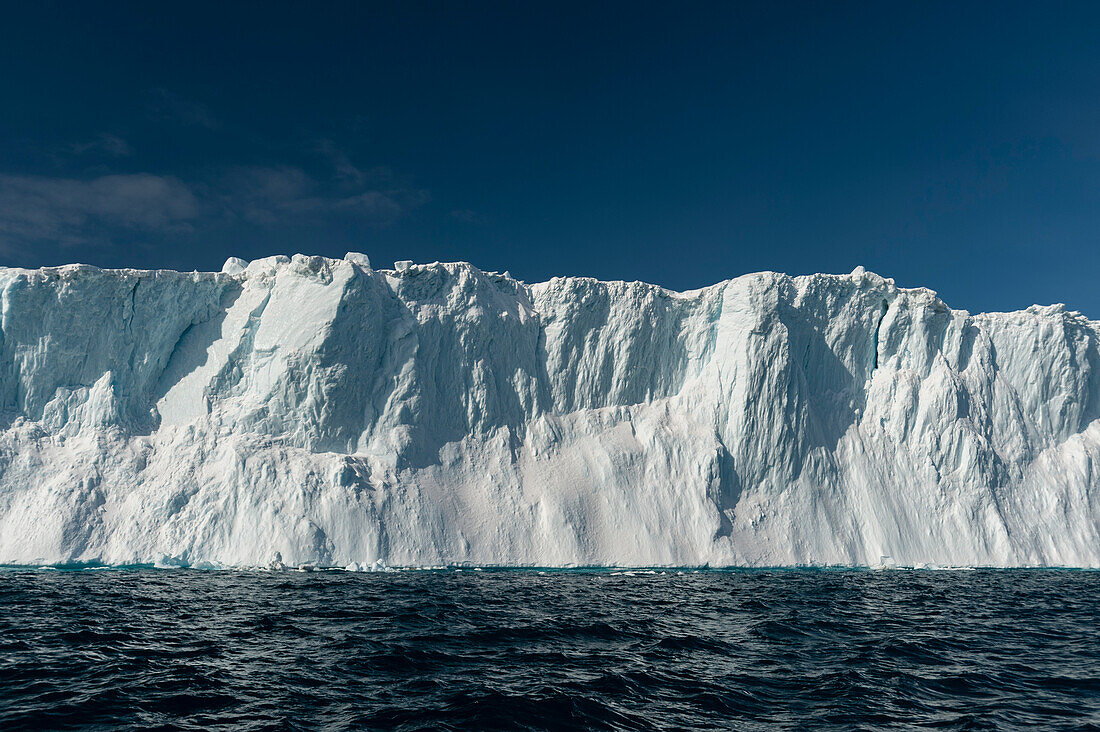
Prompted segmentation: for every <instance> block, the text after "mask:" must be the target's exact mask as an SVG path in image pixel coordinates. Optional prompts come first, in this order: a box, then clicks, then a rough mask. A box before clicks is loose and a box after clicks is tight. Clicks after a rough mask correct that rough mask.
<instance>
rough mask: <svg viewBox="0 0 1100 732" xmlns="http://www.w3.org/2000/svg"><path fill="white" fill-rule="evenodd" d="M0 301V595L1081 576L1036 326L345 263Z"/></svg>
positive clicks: (855, 298)
mask: <svg viewBox="0 0 1100 732" xmlns="http://www.w3.org/2000/svg"><path fill="white" fill-rule="evenodd" d="M0 288H2V293H3V294H2V323H0V329H2V334H0V336H2V341H0V408H2V409H3V416H2V419H0V563H4V564H31V565H35V564H38V565H43V564H59V563H79V562H89V563H106V564H135V563H138V564H140V563H158V564H169V565H191V566H265V565H267V564H268V563H269V562H270V561H271V559H272V557H273V556H274V555H275V553H276V552H279V553H280V554H281V555H282V558H283V560H284V561H285V562H286V564H288V565H297V564H305V563H308V564H313V565H318V566H344V565H346V564H351V563H361V564H363V565H372V564H375V563H379V562H381V563H382V564H386V565H392V566H423V565H438V564H453V563H471V564H492V565H537V566H562V565H621V566H625V565H650V566H654V565H676V566H695V565H704V564H709V565H711V566H719V565H746V566H754V565H755V566H759V565H806V564H818V565H821V564H841V565H866V566H875V565H879V564H882V563H891V562H892V563H896V564H898V565H902V566H920V565H926V564H928V565H1000V566H1018V565H1063V566H1088V567H1096V566H1100V421H1098V418H1100V373H1098V366H1100V353H1098V342H1100V341H1098V326H1100V324H1098V323H1095V322H1090V321H1089V320H1087V319H1085V318H1084V317H1082V316H1081V315H1080V314H1078V313H1075V312H1068V311H1066V310H1065V308H1064V307H1062V306H1059V305H1055V306H1051V307H1031V308H1028V309H1027V310H1025V311H1022V312H1016V313H1005V314H988V315H970V314H968V313H966V312H963V311H958V310H951V309H950V308H948V307H947V306H946V305H944V303H943V302H941V301H940V300H939V299H938V298H937V297H936V295H935V293H933V292H931V291H929V290H923V289H902V288H899V287H896V286H895V285H894V283H893V281H892V280H888V279H883V278H882V277H879V276H877V275H874V274H871V273H868V272H865V271H864V270H863V269H862V268H858V269H857V270H856V271H855V272H853V273H851V274H850V275H841V276H838V275H812V276H806V277H789V276H786V275H782V274H775V273H770V272H766V273H760V274H752V275H746V276H743V277H738V278H737V279H733V280H729V281H727V282H722V283H720V284H717V285H714V286H712V287H707V288H705V289H701V290H695V291H691V292H684V293H678V292H670V291H668V290H665V289H662V288H660V287H656V286H653V285H647V284H643V283H638V282H631V283H627V282H599V281H596V280H592V279H585V278H555V279H552V280H550V281H549V282H544V283H540V284H535V285H527V284H524V283H522V282H518V281H516V280H514V279H512V278H511V277H510V276H509V275H508V274H507V273H505V274H503V275H502V274H495V273H489V272H483V271H481V270H479V269H477V268H476V267H473V266H471V265H469V264H462V263H459V264H439V263H436V264H427V265H417V264H412V263H409V262H399V263H397V265H395V268H394V269H392V270H375V269H372V267H371V265H370V263H369V261H368V259H367V257H365V256H363V255H361V254H349V255H348V256H347V257H346V258H345V259H343V260H333V259H325V258H322V257H308V256H301V255H295V256H294V257H271V258H267V259H263V260H257V261H254V262H251V263H248V264H246V263H245V262H243V261H241V260H238V259H230V260H229V261H228V262H227V263H226V266H225V268H224V269H223V271H222V272H221V273H190V274H188V273H180V272H172V271H137V270H100V269H96V268H94V267H88V266H80V265H72V266H65V267H57V268H47V269H39V270H26V269H3V268H0ZM887 558H888V559H887Z"/></svg>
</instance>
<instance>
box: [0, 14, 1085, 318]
mask: <svg viewBox="0 0 1100 732" xmlns="http://www.w3.org/2000/svg"><path fill="white" fill-rule="evenodd" d="M4 16H5V20H4V23H3V24H2V27H0V265H8V266H44V265H56V264H63V263H69V262H85V263H90V264H95V265H98V266H104V267H124V266H125V267H140V268H173V269H183V270H192V269H199V270H217V269H219V268H220V267H221V265H222V262H224V260H225V259H226V258H227V257H229V256H238V257H242V258H244V259H254V258H257V257H262V256H268V255H271V254H280V253H282V254H293V253H295V252H302V253H308V254H322V255H326V256H334V257H340V256H343V254H344V253H345V252H347V251H360V252H364V253H366V254H367V255H369V256H370V258H371V260H372V262H373V263H374V265H375V266H376V267H379V268H381V267H388V266H391V263H392V262H393V261H395V260H400V259H411V260H414V261H417V262H430V261H435V260H442V261H456V260H464V261H470V262H473V263H474V264H475V265H477V266H479V267H481V268H482V269H486V270H498V271H504V270H509V271H510V272H511V273H512V274H513V275H514V276H515V277H517V278H519V279H523V280H526V281H528V282H535V281H540V280H544V279H547V278H550V277H553V276H559V275H584V276H594V277H598V278H601V279H622V280H644V281H648V282H654V283H657V284H661V285H664V286H667V287H671V288H675V289H691V288H695V287H702V286H705V285H709V284H712V283H714V282H717V281H720V280H723V279H727V278H730V277H735V276H738V275H741V274H744V273H747V272H755V271H760V270H775V271H781V272H787V273H790V274H805V273H811V272H849V271H851V270H852V269H853V268H854V267H856V266H857V265H863V266H865V267H866V268H867V269H869V270H872V271H875V272H878V273H879V274H881V275H883V276H886V277H893V278H895V279H896V280H897V282H898V284H899V285H902V286H925V287H930V288H932V289H934V290H936V291H937V292H939V293H940V295H941V296H942V297H943V298H944V299H945V300H946V301H947V302H948V304H950V305H951V306H953V307H956V308H964V309H968V310H971V311H972V312H978V311H989V310H1013V309H1018V308H1023V307H1027V306H1028V305H1030V304H1032V303H1036V302H1037V303H1043V304H1046V303H1051V302H1064V303H1066V304H1067V305H1068V306H1069V307H1070V308H1073V309H1078V310H1081V311H1083V312H1084V313H1085V314H1086V315H1089V316H1090V317H1092V318H1100V287H1098V286H1097V274H1098V272H1100V269H1098V267H1100V43H1097V41H1096V39H1097V38H1100V3H1095V2H1079V3H1059V2H1043V3H1036V2H1027V3H1016V2H997V3H991V2H965V1H958V0H956V1H954V2H944V3H938V2H864V3H849V2H782V1H780V2H767V3H750V2H668V3H649V2H637V1H635V2H629V3H627V2H599V3H592V2H577V3H574V2H562V1H555V2H552V3H538V2H519V1H517V2H508V3H495V2H457V3H456V2H439V3H423V2H414V1H409V2H389V3H374V2H348V3H339V2H334V3H326V2H318V3H309V4H307V3H293V4H291V3H279V2H236V3H221V2H220V3H204V2H187V3H175V2H163V3H137V2H134V3H125V2H112V3H97V2H80V3H73V2H69V3H51V2H35V3H15V2H9V3H5V11H4Z"/></svg>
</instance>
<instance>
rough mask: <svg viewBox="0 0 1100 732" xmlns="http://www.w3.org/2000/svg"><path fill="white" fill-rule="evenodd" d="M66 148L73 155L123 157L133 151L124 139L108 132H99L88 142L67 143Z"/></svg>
mask: <svg viewBox="0 0 1100 732" xmlns="http://www.w3.org/2000/svg"><path fill="white" fill-rule="evenodd" d="M67 149H68V151H69V152H71V153H73V154H75V155H86V154H89V153H93V154H99V155H107V156H112V157H125V156H127V155H131V154H132V153H133V150H132V149H131V148H130V145H129V144H128V143H127V142H126V140H123V139H122V138H121V137H119V136H118V135H112V134H110V133H108V132H103V133H100V135H99V136H98V137H96V138H95V139H94V140H89V141H88V142H77V143H73V144H71V145H69V146H68V147H67Z"/></svg>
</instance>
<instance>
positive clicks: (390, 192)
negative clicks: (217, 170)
mask: <svg viewBox="0 0 1100 732" xmlns="http://www.w3.org/2000/svg"><path fill="white" fill-rule="evenodd" d="M356 170H357V172H359V171H358V169H356ZM371 177H373V178H376V179H377V180H374V181H367V179H368V178H371ZM359 178H360V180H361V181H366V182H369V183H373V184H375V185H370V186H366V185H357V186H355V187H354V188H351V189H348V188H347V187H346V186H333V184H332V182H331V181H325V180H317V179H316V178H314V177H312V176H310V175H309V174H307V173H306V172H305V171H303V170H301V169H300V168H294V167H285V166H281V167H263V166H246V167H237V168H233V169H231V170H230V171H228V172H227V173H226V175H225V176H224V177H223V179H222V180H221V181H220V185H219V189H220V193H219V201H220V203H221V205H222V206H223V207H224V210H225V211H226V212H227V214H229V215H230V216H234V217H238V218H240V219H244V220H246V221H250V222H252V223H256V224H262V225H268V226H271V225H278V224H286V223H308V222H311V221H315V220H316V219H317V218H319V217H324V216H331V215H349V216H354V217H356V218H359V219H361V220H362V221H364V222H365V223H368V224H370V225H373V226H378V227H384V226H389V225H391V224H393V223H394V222H395V221H397V220H398V219H399V218H401V217H402V216H404V215H405V214H407V213H408V212H410V211H412V210H413V209H415V208H417V207H419V206H421V205H423V204H424V203H426V202H427V201H428V200H429V199H430V196H429V194H428V192H427V191H425V190H422V189H418V188H416V187H414V186H411V185H407V184H403V183H402V182H400V181H396V180H392V179H391V180H381V176H379V175H378V174H374V175H367V174H364V173H362V172H359Z"/></svg>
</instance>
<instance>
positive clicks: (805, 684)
mask: <svg viewBox="0 0 1100 732" xmlns="http://www.w3.org/2000/svg"><path fill="white" fill-rule="evenodd" d="M1098 597H1100V573H1094V572H1066V571H977V572H866V571H864V572H857V571H852V572H831V571H830V572H812V571H805V572H802V571H798V572H795V571H792V572H701V573H684V574H678V573H675V572H667V573H657V574H642V573H630V574H612V573H609V572H547V573H538V572H522V571H486V572H477V573H473V572H445V571H444V572H409V573H396V574H343V573H331V572H315V573H309V574H306V573H302V574H299V573H286V574H267V573H236V572H194V571H172V572H161V571H154V570H133V571H114V572H91V571H86V572H36V571H14V570H8V571H0V728H3V729H43V728H46V729H112V728H160V729H183V730H192V729H194V730H199V729H201V730H206V729H234V730H298V729H334V730H340V729H349V730H351V729H407V730H414V729H455V730H458V729H508V730H543V729H604V730H664V729H699V730H704V729H706V730H713V729H792V730H794V729H806V728H814V729H838V730H839V729H854V728H858V729H912V728H918V729H919V728H928V729H947V730H952V729H958V730H963V729H966V730H971V729H1034V728H1044V729H1065V730H1100V605H1098V604H1097V602H1096V599H1097V598H1098Z"/></svg>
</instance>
